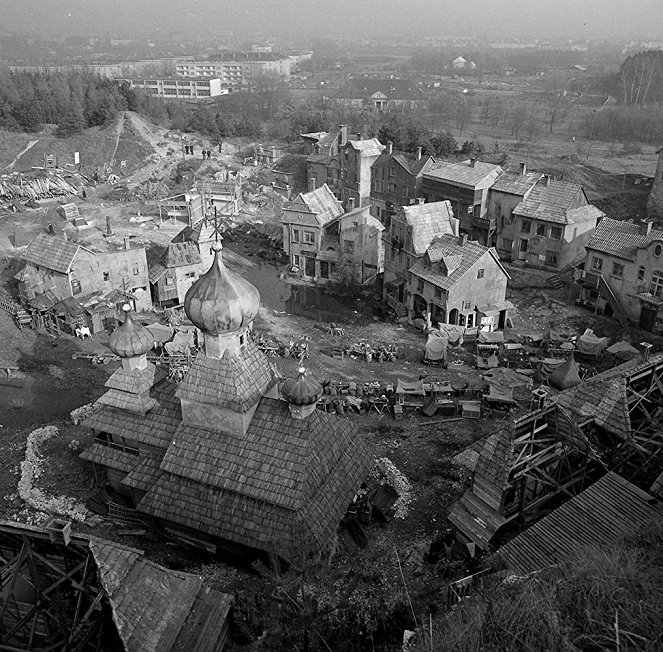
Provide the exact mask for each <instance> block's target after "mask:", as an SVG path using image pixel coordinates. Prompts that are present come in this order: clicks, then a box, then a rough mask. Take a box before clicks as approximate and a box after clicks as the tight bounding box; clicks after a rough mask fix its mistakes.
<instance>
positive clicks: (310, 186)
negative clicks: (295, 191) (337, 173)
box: [308, 177, 315, 192]
mask: <svg viewBox="0 0 663 652" xmlns="http://www.w3.org/2000/svg"><path fill="white" fill-rule="evenodd" d="M314 190H315V177H309V178H308V191H309V192H313V191H314Z"/></svg>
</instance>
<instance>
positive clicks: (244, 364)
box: [177, 342, 276, 411]
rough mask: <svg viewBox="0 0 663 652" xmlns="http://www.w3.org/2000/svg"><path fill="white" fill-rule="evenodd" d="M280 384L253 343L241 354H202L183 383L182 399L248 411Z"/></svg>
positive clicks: (178, 394) (181, 389)
mask: <svg viewBox="0 0 663 652" xmlns="http://www.w3.org/2000/svg"><path fill="white" fill-rule="evenodd" d="M274 383H276V375H275V372H274V368H273V367H272V365H271V364H270V362H269V361H268V360H267V358H266V357H265V356H264V355H263V354H262V353H261V352H260V350H259V349H258V347H257V346H256V345H255V344H254V343H253V342H248V344H247V345H246V347H245V348H244V349H243V350H242V352H241V353H240V354H234V353H230V352H229V351H226V352H225V353H224V355H223V357H222V358H208V357H207V356H205V355H198V356H196V359H195V360H194V361H193V364H192V365H191V367H190V368H189V372H188V373H187V375H186V377H185V379H184V380H183V381H182V382H181V383H180V386H179V388H178V390H177V396H178V397H179V398H180V399H184V400H189V401H195V402H198V403H206V404H208V405H216V406H219V407H224V408H230V409H231V410H238V411H245V410H247V409H248V408H249V407H250V406H252V405H254V404H255V403H256V401H258V399H260V397H261V396H262V395H263V394H264V393H265V391H267V389H269V388H270V387H272V386H273V385H274Z"/></svg>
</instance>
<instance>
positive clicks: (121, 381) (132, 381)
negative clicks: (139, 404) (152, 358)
mask: <svg viewBox="0 0 663 652" xmlns="http://www.w3.org/2000/svg"><path fill="white" fill-rule="evenodd" d="M166 376H167V373H166V371H165V369H163V368H161V367H157V366H155V365H153V364H152V363H151V362H148V363H147V367H146V368H145V369H132V370H131V371H127V370H125V369H123V368H122V367H120V368H119V369H118V370H117V371H115V373H113V374H112V375H111V377H110V378H109V379H108V380H107V381H106V383H105V386H106V387H108V388H110V389H118V390H121V391H123V392H129V393H131V394H140V393H142V392H148V391H149V390H150V389H151V387H152V385H154V384H156V383H158V382H161V381H162V380H163V379H164V378H165V377H166Z"/></svg>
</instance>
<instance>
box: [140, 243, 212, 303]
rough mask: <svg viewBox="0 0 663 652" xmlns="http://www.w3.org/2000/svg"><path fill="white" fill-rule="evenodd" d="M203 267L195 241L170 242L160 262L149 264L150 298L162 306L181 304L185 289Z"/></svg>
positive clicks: (191, 283)
mask: <svg viewBox="0 0 663 652" xmlns="http://www.w3.org/2000/svg"><path fill="white" fill-rule="evenodd" d="M204 269H206V268H205V266H204V263H203V260H202V257H201V255H200V252H199V251H198V247H197V246H196V243H194V242H192V241H190V240H186V241H184V242H171V243H170V244H169V245H168V248H167V249H166V251H165V252H164V255H163V259H162V262H161V263H160V264H157V265H152V266H150V285H151V286H152V300H153V301H154V302H155V303H156V304H158V305H159V306H161V307H162V308H163V307H168V306H176V305H179V304H181V303H182V302H183V301H184V295H185V294H186V292H187V290H188V289H189V288H190V287H191V285H193V283H194V281H195V280H196V278H197V277H198V275H199V274H200V272H202V271H203V270H204Z"/></svg>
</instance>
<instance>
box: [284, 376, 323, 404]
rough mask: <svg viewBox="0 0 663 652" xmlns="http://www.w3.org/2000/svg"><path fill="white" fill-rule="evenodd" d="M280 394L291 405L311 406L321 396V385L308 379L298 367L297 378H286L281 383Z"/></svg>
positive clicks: (312, 379)
mask: <svg viewBox="0 0 663 652" xmlns="http://www.w3.org/2000/svg"><path fill="white" fill-rule="evenodd" d="M281 394H282V395H283V398H284V399H285V400H286V401H288V403H291V404H292V405H312V404H313V403H316V402H317V400H318V399H319V398H320V396H322V385H321V384H320V383H319V382H318V381H317V380H315V379H314V378H308V377H307V375H306V369H304V367H300V368H299V376H297V378H288V380H286V381H285V382H284V383H283V386H282V387H281Z"/></svg>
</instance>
